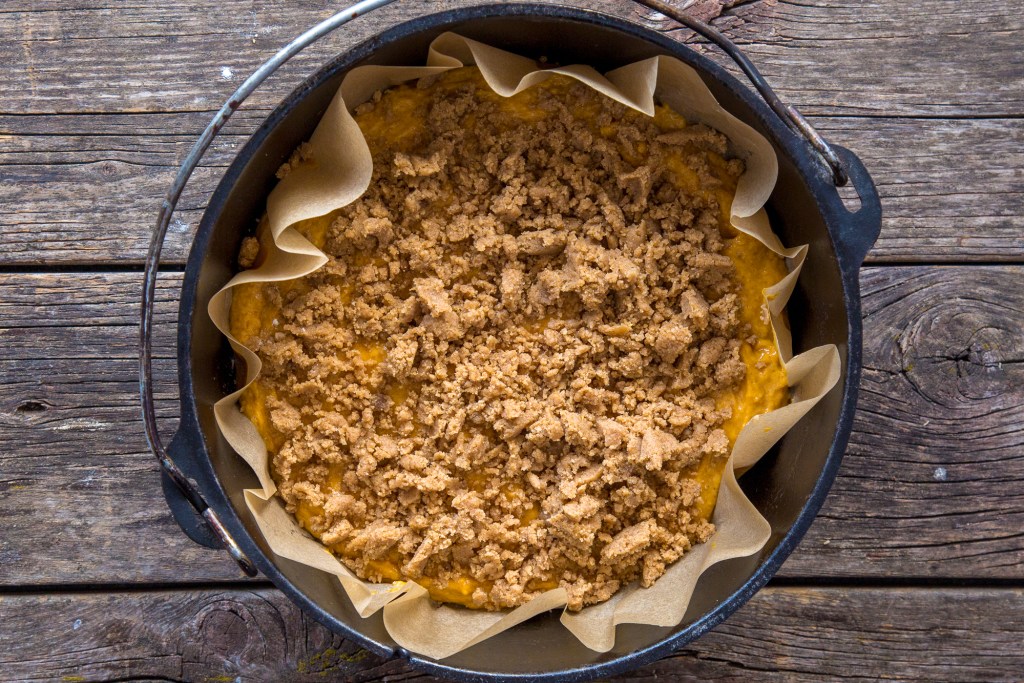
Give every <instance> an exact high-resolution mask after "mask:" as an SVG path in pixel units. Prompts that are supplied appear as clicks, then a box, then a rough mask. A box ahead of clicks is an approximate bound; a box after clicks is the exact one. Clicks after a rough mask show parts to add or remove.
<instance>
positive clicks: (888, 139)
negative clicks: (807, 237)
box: [0, 113, 1024, 265]
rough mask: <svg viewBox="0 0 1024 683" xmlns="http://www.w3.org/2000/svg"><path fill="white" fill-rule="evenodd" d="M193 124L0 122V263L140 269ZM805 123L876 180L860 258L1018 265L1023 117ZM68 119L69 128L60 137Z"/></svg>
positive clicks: (227, 151) (170, 244) (174, 240)
mask: <svg viewBox="0 0 1024 683" xmlns="http://www.w3.org/2000/svg"><path fill="white" fill-rule="evenodd" d="M205 118H206V115H200V114H138V115H131V116H129V115H103V116H92V115H86V116H74V117H70V116H53V117H48V116H38V117H36V116H33V117H28V118H23V117H11V116H0V140H2V139H3V137H5V136H7V139H6V141H3V142H0V174H3V178H4V181H5V182H0V206H9V207H11V210H10V211H5V212H0V240H3V242H4V244H5V246H6V248H5V249H4V250H3V251H2V252H0V265H5V264H9V265H18V264H33V265H41V264H103V265H129V264H138V263H140V262H141V261H142V259H143V258H144V256H145V252H146V249H147V248H148V246H149V230H150V227H151V225H152V223H153V221H154V220H155V216H156V210H157V208H158V207H159V205H160V202H161V200H162V198H163V194H164V193H165V192H166V190H167V187H168V186H169V185H170V182H171V180H172V178H173V176H174V173H175V172H176V170H177V165H178V163H180V161H181V159H182V158H183V157H184V155H185V154H186V153H187V151H188V148H189V146H190V145H191V144H192V142H193V137H194V135H195V132H198V131H199V130H201V128H202V127H203V125H204V124H205ZM51 119H52V121H51ZM256 119H257V115H256V114H254V113H249V114H248V115H247V116H245V117H242V120H240V121H237V122H235V125H233V126H232V127H231V128H230V129H229V130H230V132H231V133H233V134H232V135H230V136H229V137H228V138H227V139H226V140H225V142H224V144H219V145H218V146H216V147H215V148H214V152H213V153H212V155H211V157H210V159H209V161H208V163H207V164H206V165H204V166H203V167H202V168H200V169H199V171H197V173H196V174H195V175H194V177H193V179H192V181H191V182H190V184H189V186H188V188H187V189H186V193H185V195H184V197H183V198H182V202H181V207H182V208H181V210H180V211H179V212H178V213H177V214H176V215H175V218H174V221H173V223H172V225H171V230H170V233H169V235H168V239H167V247H166V249H165V252H164V253H165V254H166V258H165V262H167V263H177V264H180V263H182V262H183V261H184V259H185V258H186V256H187V253H188V249H189V246H190V244H191V240H192V235H193V234H194V231H195V228H196V227H197V226H198V224H199V220H200V218H201V215H202V210H203V208H204V207H205V204H206V199H207V197H208V196H209V193H210V192H212V191H213V189H214V187H215V186H216V183H217V182H218V181H219V179H220V176H221V174H222V173H223V172H224V167H225V166H226V165H227V164H228V163H229V162H230V160H231V158H232V156H233V154H234V152H235V151H236V150H237V149H238V148H239V147H240V145H241V144H242V143H243V142H244V139H245V137H244V134H245V133H247V132H248V131H249V130H252V129H254V128H255V126H257V125H258V122H257V120H256ZM815 123H816V124H817V125H818V126H820V128H821V131H822V133H823V134H825V135H826V136H827V137H828V138H829V139H831V140H834V141H836V142H839V143H842V144H843V145H845V146H847V147H850V148H851V149H853V150H854V151H855V152H857V153H858V154H859V155H861V157H862V158H863V160H864V163H865V164H866V165H867V167H868V168H869V169H870V170H871V172H872V174H873V175H874V178H875V182H876V183H877V185H878V189H879V193H880V195H881V197H882V203H883V207H884V221H883V227H882V234H881V236H880V238H879V240H878V242H877V244H876V246H875V248H874V250H873V251H872V253H871V255H870V257H869V261H873V262H887V261H899V262H906V261H917V260H927V261H968V260H983V261H1003V260H1021V259H1024V217H1022V215H1021V212H1020V206H1021V205H1022V203H1024V182H1022V181H1021V178H1020V174H1019V169H1020V168H1021V167H1022V166H1024V120H1019V119H999V120H956V121H946V120H931V119H872V118H824V119H817V120H815ZM72 125H74V126H76V130H75V132H73V133H67V132H62V131H63V130H65V129H66V128H67V127H70V126H72ZM167 131H190V132H188V133H168V132H167ZM112 198H116V201H112Z"/></svg>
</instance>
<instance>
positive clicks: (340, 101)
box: [209, 33, 840, 659]
mask: <svg viewBox="0 0 1024 683" xmlns="http://www.w3.org/2000/svg"><path fill="white" fill-rule="evenodd" d="M470 64H475V65H477V66H478V67H479V68H480V71H481V72H482V74H483V77H484V79H485V80H486V81H487V83H488V84H489V85H490V87H491V88H493V89H494V90H495V92H497V93H498V94H500V95H502V96H505V97H508V96H511V95H513V94H515V93H517V92H519V91H521V90H523V89H525V88H528V87H530V86H531V85H534V84H537V83H540V82H542V81H543V80H545V79H546V78H548V77H549V76H550V75H551V74H553V73H560V74H565V75H567V76H570V77H572V78H575V79H577V80H579V81H582V82H583V83H586V84H587V85H589V86H591V87H592V88H594V89H595V90H598V91H600V92H601V93H604V94H605V95H607V96H609V97H611V98H612V99H615V100H617V101H619V102H621V103H623V104H625V105H626V106H629V107H632V108H634V109H637V110H639V111H641V112H644V113H645V114H648V115H653V114H654V104H655V100H656V99H657V100H660V101H661V102H664V103H665V104H667V105H668V106H670V107H671V108H672V109H674V110H675V111H676V112H678V113H679V114H682V115H683V116H684V117H686V118H687V119H688V120H689V121H691V122H701V123H704V124H707V125H709V126H711V127H712V128H715V129H717V130H719V131H721V132H722V133H724V134H725V135H726V136H727V137H728V138H729V140H730V143H731V146H732V152H733V153H734V154H736V155H738V156H740V157H741V158H743V159H744V160H745V162H746V172H745V173H744V175H743V176H742V177H741V178H740V180H739V183H738V186H737V190H736V197H735V199H734V200H733V204H732V210H731V220H732V224H733V225H734V226H735V227H736V228H737V229H739V230H742V231H744V232H747V233H749V234H750V235H753V236H754V237H755V238H757V239H758V240H760V241H761V242H763V243H764V244H765V245H767V246H768V247H769V248H770V249H772V250H773V251H775V252H776V253H778V254H780V255H781V256H783V257H785V258H786V260H787V264H788V266H789V269H790V273H789V275H788V276H787V277H785V278H784V279H783V280H781V281H780V282H779V283H777V284H776V285H774V286H773V287H771V288H769V289H766V290H765V292H764V295H765V299H766V302H767V304H768V307H769V310H770V312H771V316H772V323H773V327H774V331H775V338H776V343H777V344H778V348H779V352H780V354H781V358H782V360H783V361H784V362H785V366H786V371H787V373H788V375H789V383H790V386H791V388H792V401H791V403H790V404H789V405H786V406H784V407H782V408H780V409H778V410H775V411H772V412H770V413H767V414H764V415H760V416H758V417H755V418H753V419H752V420H751V421H750V422H749V423H748V424H747V425H746V426H745V427H744V428H743V430H742V431H741V433H740V435H739V437H738V438H737V440H736V444H735V446H734V448H733V451H732V453H731V455H730V457H729V461H728V463H727V465H726V467H725V473H724V475H723V478H722V484H721V488H720V491H719V496H718V503H717V506H716V507H715V511H714V514H713V516H712V521H713V522H714V524H715V526H716V531H715V533H714V535H713V536H712V537H711V539H710V540H709V541H708V542H707V543H704V544H702V545H699V546H696V547H695V548H693V549H692V550H691V551H689V552H688V553H687V554H686V555H684V556H683V557H682V558H681V559H680V560H679V561H677V562H676V563H675V564H674V565H672V566H671V567H670V568H669V569H668V570H667V571H666V573H665V574H664V575H663V576H662V577H661V578H660V579H658V581H657V582H656V583H655V584H654V585H653V586H651V587H650V588H641V587H639V585H637V584H633V585H630V586H627V587H625V588H623V589H622V590H620V591H619V592H618V593H616V594H615V595H614V596H613V597H612V598H611V599H610V600H608V601H607V602H604V603H601V604H599V605H594V606H591V607H587V608H585V609H583V610H581V611H580V612H577V613H570V612H563V614H562V617H561V621H562V624H564V625H565V627H566V628H567V629H569V630H570V631H571V632H572V633H573V634H574V635H575V636H576V637H577V638H579V640H580V641H581V642H582V643H583V644H585V645H586V646H587V647H589V648H591V649H594V650H597V651H602V652H604V651H607V650H609V649H611V647H612V645H613V644H614V642H615V627H616V625H617V624H620V623H639V624H653V625H657V626H672V625H675V624H678V623H679V622H680V621H681V620H682V618H683V615H684V614H685V612H686V608H687V606H688V604H689V602H690V597H691V595H692V593H693V589H694V585H695V584H696V582H697V579H698V578H699V577H700V575H701V574H702V573H703V572H704V571H705V570H706V569H707V568H708V567H710V566H711V565H713V564H715V563H716V562H720V561H722V560H726V559H729V558H733V557H741V556H746V555H751V554H753V553H756V552H757V551H759V550H760V549H761V548H762V547H763V546H764V544H765V543H766V542H767V541H768V538H769V535H770V532H771V529H770V527H769V524H768V522H767V521H766V520H765V519H764V518H763V517H762V516H761V515H760V513H758V511H757V510H756V509H755V508H754V506H753V505H752V504H751V503H750V501H748V500H747V498H746V496H744V494H743V491H742V490H741V489H740V488H739V486H738V484H737V483H736V476H737V474H740V473H742V472H743V471H744V470H746V469H747V468H749V467H750V466H751V465H753V464H754V463H755V462H757V460H758V459H759V458H760V457H761V456H762V455H764V453H765V452H767V450H768V449H769V448H771V446H772V445H773V444H774V443H775V442H776V441H777V440H778V439H779V438H781V437H782V435H783V434H785V432H786V431H787V430H788V429H789V428H790V427H792V426H793V425H794V424H795V423H796V422H797V420H799V419H800V418H801V417H803V415H804V414H806V413H807V411H808V410H810V409H811V408H812V407H813V406H814V404H815V403H817V401H818V400H819V399H820V398H821V397H822V396H823V395H825V394H826V393H827V392H828V391H829V390H830V389H831V388H832V387H833V386H834V385H835V384H836V382H837V381H838V380H839V376H840V364H839V353H838V351H837V350H836V348H835V347H834V346H822V347H818V348H815V349H812V350H810V351H807V352H805V353H802V354H800V355H799V356H796V357H793V355H792V345H791V339H790V335H789V331H788V330H787V328H786V326H785V324H784V322H783V319H782V311H783V308H784V307H785V305H786V302H787V301H788V299H789V297H790V294H791V293H792V291H793V287H794V285H795V284H796V280H797V278H798V277H799V274H800V268H801V266H802V265H803V261H804V258H805V257H806V254H807V247H806V246H800V247H794V248H788V249H787V248H785V247H783V245H782V244H781V242H780V241H779V239H778V237H777V236H776V235H775V234H774V233H773V232H772V231H771V228H770V226H769V224H768V219H767V216H766V214H765V211H764V209H763V205H764V203H765V202H766V201H767V199H768V197H769V195H770V194H771V191H772V188H773V187H774V186H775V181H776V178H777V175H778V160H777V159H776V157H775V153H774V150H773V149H772V147H771V145H770V144H769V143H768V141H767V140H765V139H764V138H763V137H762V136H761V135H759V134H758V133H757V132H755V131H754V130H753V129H752V128H750V127H749V126H747V125H746V124H744V123H742V122H740V121H739V120H738V119H736V118H735V117H733V116H732V115H731V114H729V113H728V112H726V111H725V110H724V109H722V107H721V106H720V105H719V104H718V102H717V101H716V100H715V98H714V96H713V95H712V94H711V92H710V91H709V90H708V89H707V87H706V86H705V85H704V83H703V81H702V80H701V79H700V77H699V76H698V75H697V73H696V72H695V71H694V70H693V69H691V68H690V67H688V66H686V65H685V64H683V63H682V62H680V61H678V60H676V59H673V58H670V57H654V58H651V59H646V60H643V61H640V62H636V63H634V64H629V65H627V66H624V67H621V68H619V69H616V70H614V71H611V72H609V73H607V74H603V75H602V74H600V73H598V72H597V71H596V70H594V69H593V68H591V67H589V66H581V65H575V66H567V67H559V68H555V69H547V70H537V65H536V63H535V62H534V61H533V60H530V59H527V58H525V57H521V56H518V55H514V54H511V53H508V52H504V51H502V50H498V49H496V48H493V47H490V46H487V45H484V44H481V43H478V42H475V41H472V40H469V39H467V38H463V37H461V36H458V35H456V34H453V33H445V34H443V35H441V36H439V37H438V38H437V39H435V40H434V42H433V43H432V44H431V46H430V49H429V52H428V55H427V61H426V66H419V67H388V66H365V67H360V68H357V69H353V70H352V71H351V72H350V73H349V74H348V75H347V76H346V77H345V79H344V81H343V82H342V84H341V87H340V89H339V91H338V94H337V95H336V96H335V98H334V100H333V101H332V102H331V104H330V106H329V107H328V109H327V112H326V113H325V114H324V116H323V119H322V120H321V121H320V123H319V125H318V126H317V128H316V130H315V131H314V133H313V136H312V138H311V139H310V145H311V150H312V156H313V160H314V163H311V164H303V165H301V166H299V167H298V168H296V169H295V170H293V171H292V172H291V173H290V174H288V175H287V176H286V177H285V178H284V179H283V180H282V181H281V182H280V183H278V185H277V186H276V187H275V188H274V190H273V192H271V194H270V196H269V197H268V199H267V223H266V230H267V234H266V235H265V236H264V243H265V244H264V246H265V248H267V249H268V257H267V259H266V260H265V262H264V263H263V264H262V265H261V266H260V267H259V268H257V269H254V270H248V271H244V272H242V273H239V274H238V275H236V276H235V277H234V278H233V279H232V280H231V281H230V282H229V283H228V284H227V285H225V286H224V288H223V289H221V290H220V291H219V292H217V293H216V294H215V295H214V296H213V298H212V299H211V301H210V306H209V314H210V317H211V318H212V319H213V322H214V323H215V324H216V325H217V327H218V328H219V329H220V331H221V332H223V333H224V334H225V335H227V337H228V339H229V340H230V342H231V345H232V347H233V348H234V350H235V351H236V352H237V353H238V354H239V355H240V356H241V357H242V358H243V359H244V360H245V364H246V386H248V384H249V383H251V382H252V381H253V380H254V379H255V378H256V377H257V376H258V375H259V373H260V368H261V363H260V360H259V358H258V357H257V356H256V355H255V354H254V353H253V352H252V351H251V350H249V349H247V348H246V347H244V346H242V345H241V344H240V343H239V342H238V340H236V339H234V338H232V337H231V335H230V327H229V323H228V320H229V317H228V316H229V312H230V309H231V292H232V289H233V288H234V287H235V286H237V285H239V284H242V283H244V282H270V281H280V280H287V279H292V278H296V277H301V276H303V275H306V274H308V273H310V272H312V271H314V270H316V269H318V268H320V267H321V266H322V265H323V264H324V263H325V262H326V261H327V258H326V256H325V255H324V254H323V253H322V252H321V251H320V250H318V249H317V248H316V247H314V246H313V245H312V244H311V243H310V242H308V241H307V240H306V239H305V238H304V237H302V235H300V234H299V233H298V232H297V231H296V230H294V229H293V228H292V227H291V226H292V225H293V224H295V223H296V222H298V221H301V220H305V219H308V218H315V217H318V216H323V215H325V214H327V213H329V212H331V211H333V210H335V209H337V208H339V207H342V206H345V205H346V204H349V203H351V202H352V201H354V200H355V199H357V198H358V197H359V196H360V195H361V194H362V193H363V191H364V190H365V189H366V187H367V186H368V185H369V182H370V176H371V171H372V161H371V157H370V151H369V148H368V147H367V144H366V141H365V139H364V138H363V136H362V134H361V133H360V131H359V127H358V126H357V125H356V123H355V120H354V119H353V118H352V116H351V114H350V113H349V112H350V109H352V108H353V107H355V106H356V105H358V104H361V103H362V102H364V101H366V100H367V99H369V98H370V96H371V95H372V94H373V93H374V92H375V91H377V90H380V89H382V88H386V87H389V86H392V85H397V84H399V83H403V82H405V81H408V80H411V79H415V78H421V77H424V76H429V75H432V74H436V73H440V72H443V71H446V70H448V69H452V68H456V67H460V66H464V65H470ZM241 393H242V390H239V391H236V392H234V393H232V394H230V395H228V396H225V397H224V398H223V399H222V400H220V401H218V402H217V403H216V405H215V406H214V411H215V415H216V419H217V422H218V425H219V426H220V429H221V431H222V432H223V434H224V437H225V438H226V439H227V440H228V442H229V443H230V444H231V446H232V447H233V448H234V449H235V450H236V451H237V452H238V454H239V455H240V456H241V457H242V458H244V459H245V460H246V462H248V463H249V465H250V466H251V467H252V469H253V471H254V472H255V473H256V475H257V477H258V478H259V482H260V486H261V488H259V489H247V490H245V492H244V493H245V500H246V503H247V504H248V506H249V508H250V510H251V511H252V514H253V516H254V517H255V519H256V522H257V524H258V525H259V527H260V530H261V531H262V533H263V535H264V537H265V538H266V540H267V543H268V544H269V546H270V547H271V549H273V551H274V552H275V553H276V554H277V555H280V556H282V557H286V558H288V559H290V560H294V561H296V562H301V563H303V564H306V565H309V566H312V567H315V568H317V569H320V570H321V571H325V572H328V573H330V574H333V575H335V576H337V577H338V581H339V583H340V586H341V589H342V590H344V591H345V593H346V594H347V595H348V597H349V598H350V599H351V601H352V603H353V605H354V606H355V607H356V609H357V610H358V612H359V614H360V615H362V616H363V617H367V616H370V615H371V614H374V613H375V612H377V611H378V610H383V619H384V624H385V626H386V628H387V630H388V633H390V634H391V636H392V637H393V638H394V639H395V641H396V642H398V643H399V645H401V646H402V647H404V648H406V649H408V650H411V651H413V652H417V653H419V654H421V655H426V656H428V657H433V658H435V659H442V658H444V657H448V656H450V655H452V654H455V653H456V652H459V651H461V650H463V649H465V648H467V647H470V646H471V645H474V644H475V643H478V642H480V641H481V640H484V639H486V638H489V637H491V636H493V635H495V634H497V633H500V632H501V631H504V630H505V629H507V628H510V627H512V626H514V625H515V624H518V623H520V622H522V621H525V620H527V619H529V618H530V617H533V616H535V615H537V614H540V613H541V612H545V611H548V610H551V609H558V608H563V607H564V606H565V603H566V596H565V593H564V591H563V590H562V589H561V588H556V589H553V590H551V591H548V592H546V593H544V594H542V595H540V596H538V597H537V598H535V599H534V600H532V601H530V602H529V603H527V604H526V605H523V606H521V607H519V608H517V609H515V610H512V611H506V612H486V611H481V610H471V609H466V608H463V607H458V606H450V605H443V604H437V603H435V602H433V601H432V600H430V599H429V597H428V595H427V591H426V590H425V589H424V588H422V587H421V586H419V585H418V584H416V583H415V582H412V581H409V582H401V581H398V582H395V583H393V584H391V583H389V584H374V583H369V582H367V581H363V580H362V579H360V578H358V577H357V576H355V575H354V574H353V573H352V572H351V571H350V570H349V569H348V568H347V567H345V565H344V564H342V563H341V562H340V561H339V560H338V559H337V558H335V557H334V555H332V554H331V553H330V551H328V550H327V548H326V547H324V546H323V545H322V544H321V543H320V542H319V541H317V540H315V539H314V538H313V537H312V536H310V535H309V534H308V533H307V532H306V531H304V530H303V529H302V528H301V527H300V526H299V525H298V522H297V521H296V520H295V518H294V517H293V516H292V515H291V514H289V513H288V512H286V511H285V509H284V506H283V505H282V503H281V501H280V498H279V497H277V496H275V492H276V490H277V487H276V486H275V484H274V481H273V479H272V478H271V476H270V469H269V462H268V454H267V450H266V447H265V446H264V443H263V440H262V439H261V438H260V436H259V434H258V432H257V431H256V428H255V427H254V426H253V424H252V423H251V422H250V421H249V420H248V419H247V418H246V417H245V416H244V415H242V413H241V412H240V410H239V408H238V405H237V402H238V398H239V396H240V394H241ZM226 483H227V482H226Z"/></svg>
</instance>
